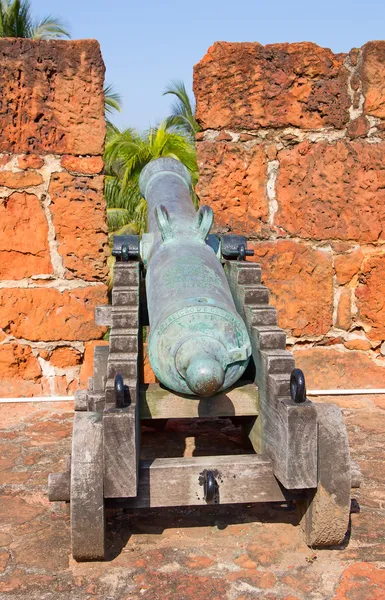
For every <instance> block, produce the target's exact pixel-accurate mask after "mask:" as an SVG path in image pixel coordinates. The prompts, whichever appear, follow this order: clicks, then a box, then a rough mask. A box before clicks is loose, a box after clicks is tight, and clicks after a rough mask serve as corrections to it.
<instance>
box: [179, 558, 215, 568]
mask: <svg viewBox="0 0 385 600" xmlns="http://www.w3.org/2000/svg"><path fill="white" fill-rule="evenodd" d="M213 562H214V561H213V560H212V559H211V558H209V557H208V556H194V555H192V556H189V558H188V560H187V561H186V563H185V566H186V567H187V568H188V569H194V570H199V569H207V567H210V566H211V565H212V564H213Z"/></svg>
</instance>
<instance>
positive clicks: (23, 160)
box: [17, 154, 44, 169]
mask: <svg viewBox="0 0 385 600" xmlns="http://www.w3.org/2000/svg"><path fill="white" fill-rule="evenodd" d="M43 165H44V159H43V158H42V157H41V156H38V155H37V154H25V155H24V156H19V158H18V160H17V166H18V167H19V169H40V168H41V167H42V166H43Z"/></svg>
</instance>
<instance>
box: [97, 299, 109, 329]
mask: <svg viewBox="0 0 385 600" xmlns="http://www.w3.org/2000/svg"><path fill="white" fill-rule="evenodd" d="M95 325H100V326H101V327H111V325H112V306H109V305H108V304H102V305H101V306H95Z"/></svg>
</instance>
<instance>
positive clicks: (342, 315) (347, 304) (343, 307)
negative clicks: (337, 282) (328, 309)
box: [336, 287, 352, 331]
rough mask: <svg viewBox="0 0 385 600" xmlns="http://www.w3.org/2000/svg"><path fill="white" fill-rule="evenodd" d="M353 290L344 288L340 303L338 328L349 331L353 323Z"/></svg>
mask: <svg viewBox="0 0 385 600" xmlns="http://www.w3.org/2000/svg"><path fill="white" fill-rule="evenodd" d="M351 303H352V300H351V290H350V289H349V288H347V287H345V288H343V290H342V291H341V295H340V298H339V301H338V307H337V321H336V327H338V329H345V330H346V331H349V329H350V326H351V323H352V315H351Z"/></svg>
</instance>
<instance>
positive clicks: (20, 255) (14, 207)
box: [0, 192, 52, 279]
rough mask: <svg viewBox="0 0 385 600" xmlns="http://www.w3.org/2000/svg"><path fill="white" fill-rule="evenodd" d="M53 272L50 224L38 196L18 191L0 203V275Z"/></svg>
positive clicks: (14, 276) (29, 274) (30, 274)
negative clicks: (50, 252)
mask: <svg viewBox="0 0 385 600" xmlns="http://www.w3.org/2000/svg"><path fill="white" fill-rule="evenodd" d="M40 273H47V274H49V273H52V265H51V258H50V254H49V248H48V225H47V220H46V218H45V214H44V211H43V208H42V207H41V205H40V202H39V200H38V198H37V197H36V196H35V195H33V194H27V193H26V192H15V193H14V194H11V195H10V196H8V198H4V199H3V200H2V201H1V202H0V278H1V279H23V278H24V277H31V276H32V275H36V274H40Z"/></svg>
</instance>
